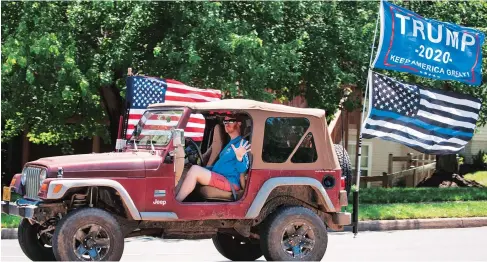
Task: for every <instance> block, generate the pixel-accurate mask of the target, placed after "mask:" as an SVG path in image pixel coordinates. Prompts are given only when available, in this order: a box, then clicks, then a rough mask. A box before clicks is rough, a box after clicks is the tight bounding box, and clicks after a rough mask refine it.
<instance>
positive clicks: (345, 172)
mask: <svg viewBox="0 0 487 262" xmlns="http://www.w3.org/2000/svg"><path fill="white" fill-rule="evenodd" d="M333 146H334V147H335V152H336V154H337V158H338V163H340V167H341V169H342V177H345V190H347V195H350V190H351V188H352V163H351V161H350V157H349V156H348V153H347V150H345V149H344V148H343V147H342V145H339V144H334V145H333Z"/></svg>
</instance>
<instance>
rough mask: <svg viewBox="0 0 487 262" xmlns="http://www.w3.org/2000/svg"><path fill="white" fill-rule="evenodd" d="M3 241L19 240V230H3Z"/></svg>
mask: <svg viewBox="0 0 487 262" xmlns="http://www.w3.org/2000/svg"><path fill="white" fill-rule="evenodd" d="M2 239H17V228H2Z"/></svg>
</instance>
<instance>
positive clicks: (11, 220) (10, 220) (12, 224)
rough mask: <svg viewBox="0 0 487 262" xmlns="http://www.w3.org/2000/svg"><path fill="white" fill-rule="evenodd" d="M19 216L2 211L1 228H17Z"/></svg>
mask: <svg viewBox="0 0 487 262" xmlns="http://www.w3.org/2000/svg"><path fill="white" fill-rule="evenodd" d="M20 220H21V218H20V217H18V216H12V215H7V214H4V213H2V228H17V227H19V224H20Z"/></svg>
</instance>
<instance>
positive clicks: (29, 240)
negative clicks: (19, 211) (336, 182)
mask: <svg viewBox="0 0 487 262" xmlns="http://www.w3.org/2000/svg"><path fill="white" fill-rule="evenodd" d="M39 227H40V225H39V224H34V225H31V224H30V223H29V221H28V220H27V218H24V219H22V221H21V222H20V224H19V229H18V231H17V237H18V241H19V244H20V248H21V249H22V251H23V252H24V254H25V255H26V256H27V257H28V258H29V259H30V260H32V261H53V260H56V258H55V257H54V253H53V250H52V248H51V247H46V246H45V244H44V243H42V241H41V240H40V239H39V236H38V232H39Z"/></svg>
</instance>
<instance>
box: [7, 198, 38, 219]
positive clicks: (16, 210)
mask: <svg viewBox="0 0 487 262" xmlns="http://www.w3.org/2000/svg"><path fill="white" fill-rule="evenodd" d="M37 208H38V202H35V201H28V200H24V199H19V200H17V201H15V202H9V201H7V202H5V201H2V213H5V214H8V215H14V216H19V217H25V218H32V217H34V212H35V211H36V209H37Z"/></svg>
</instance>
